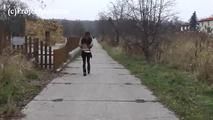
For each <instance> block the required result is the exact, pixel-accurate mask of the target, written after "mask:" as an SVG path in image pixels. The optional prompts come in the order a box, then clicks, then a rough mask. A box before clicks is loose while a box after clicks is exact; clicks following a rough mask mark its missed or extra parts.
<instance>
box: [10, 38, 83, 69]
mask: <svg viewBox="0 0 213 120" xmlns="http://www.w3.org/2000/svg"><path fill="white" fill-rule="evenodd" d="M79 39H80V38H77V37H70V38H68V40H67V43H66V45H65V46H64V47H62V48H59V49H55V50H53V48H52V47H51V46H48V44H47V43H46V42H44V41H39V40H38V39H33V38H31V37H25V44H24V45H17V46H14V45H13V46H12V47H13V48H14V49H15V50H19V51H21V52H22V53H23V54H25V55H26V56H27V58H29V59H33V61H34V63H35V65H36V67H38V68H41V69H47V70H56V69H58V68H59V67H60V66H62V65H63V64H64V62H66V61H67V60H68V57H69V52H70V51H72V50H73V49H75V48H77V46H78V41H79Z"/></svg>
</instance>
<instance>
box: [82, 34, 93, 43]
mask: <svg viewBox="0 0 213 120" xmlns="http://www.w3.org/2000/svg"><path fill="white" fill-rule="evenodd" d="M91 43H92V37H91V34H90V32H85V34H84V37H83V38H82V41H81V44H87V45H90V44H91Z"/></svg>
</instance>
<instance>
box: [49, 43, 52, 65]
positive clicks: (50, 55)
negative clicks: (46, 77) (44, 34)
mask: <svg viewBox="0 0 213 120" xmlns="http://www.w3.org/2000/svg"><path fill="white" fill-rule="evenodd" d="M49 69H52V47H51V46H49Z"/></svg>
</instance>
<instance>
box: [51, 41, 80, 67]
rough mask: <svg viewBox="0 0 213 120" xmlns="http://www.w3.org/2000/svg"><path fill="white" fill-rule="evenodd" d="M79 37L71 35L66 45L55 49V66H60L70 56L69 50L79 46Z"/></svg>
mask: <svg viewBox="0 0 213 120" xmlns="http://www.w3.org/2000/svg"><path fill="white" fill-rule="evenodd" d="M79 39H80V38H79V37H69V38H68V39H67V43H66V45H65V46H64V47H62V48H60V49H57V50H54V67H55V69H57V68H59V67H60V66H61V65H62V64H63V63H64V62H66V61H67V60H68V59H69V58H68V57H69V52H70V51H72V50H74V49H75V48H77V46H78V43H79Z"/></svg>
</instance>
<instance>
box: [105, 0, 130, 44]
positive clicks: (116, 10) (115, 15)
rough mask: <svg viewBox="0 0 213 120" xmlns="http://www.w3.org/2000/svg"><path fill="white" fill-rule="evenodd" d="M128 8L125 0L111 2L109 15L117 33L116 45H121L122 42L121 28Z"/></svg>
mask: <svg viewBox="0 0 213 120" xmlns="http://www.w3.org/2000/svg"><path fill="white" fill-rule="evenodd" d="M126 7H127V6H126V2H124V1H123V0H116V1H115V2H111V6H110V7H109V12H108V14H107V15H108V16H107V17H108V21H109V23H110V24H111V25H112V28H113V30H114V32H115V38H116V39H115V40H116V41H115V42H116V44H119V42H120V35H121V26H122V23H123V21H124V19H125V16H126V13H125V12H126Z"/></svg>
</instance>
